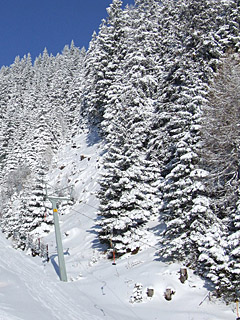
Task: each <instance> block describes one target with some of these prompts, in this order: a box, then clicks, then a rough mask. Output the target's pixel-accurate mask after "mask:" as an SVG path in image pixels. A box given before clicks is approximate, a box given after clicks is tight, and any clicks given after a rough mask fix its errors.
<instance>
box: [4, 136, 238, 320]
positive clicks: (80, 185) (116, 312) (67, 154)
mask: <svg viewBox="0 0 240 320" xmlns="http://www.w3.org/2000/svg"><path fill="white" fill-rule="evenodd" d="M101 153H102V148H101V143H100V142H99V141H98V140H97V136H93V135H91V136H90V137H89V136H87V134H84V133H83V134H81V135H79V136H78V137H76V138H75V139H74V141H72V142H71V143H69V144H68V145H66V146H63V148H62V149H61V150H59V153H58V154H57V155H56V157H55V161H54V168H53V170H51V172H50V174H49V176H48V182H49V184H50V185H52V186H55V187H58V188H63V187H65V186H66V185H72V186H73V187H74V190H73V195H74V198H75V203H74V204H73V206H72V207H65V209H64V206H63V207H62V209H61V207H60V209H59V212H60V226H61V232H62V237H63V247H64V253H65V261H66V269H67V275H68V282H67V283H65V282H61V281H59V276H58V260H57V255H56V245H55V237H54V230H53V228H52V231H51V232H50V233H49V234H48V235H47V236H45V237H44V238H43V240H42V241H43V242H44V243H45V244H48V246H49V256H50V261H49V262H46V261H44V259H41V258H39V257H35V258H32V257H31V256H30V255H26V253H24V252H21V251H16V250H14V249H12V248H11V244H10V243H9V241H7V240H6V239H5V238H4V236H3V235H2V234H0V255H1V258H0V320H33V319H34V320H50V319H51V320H54V319H56V320H57V319H58V320H65V319H66V320H81V319H84V320H88V319H92V320H96V319H113V320H122V319H129V320H135V319H139V320H140V319H142V320H155V319H159V320H160V319H161V320H215V319H216V320H225V319H226V320H227V319H235V314H236V312H235V310H234V306H225V305H224V304H221V303H220V302H219V301H216V300H214V299H213V300H211V301H210V300H209V298H206V297H207V296H208V290H207V288H206V283H204V282H203V281H202V280H201V279H199V278H198V277H196V276H195V275H194V274H193V272H192V271H191V270H188V273H189V277H188V280H187V281H186V282H185V283H184V284H182V283H181V282H180V281H179V270H180V267H181V266H180V265H178V264H171V265H168V264H164V263H162V262H160V261H159V257H158V256H157V255H156V252H157V249H156V247H157V229H158V224H157V221H156V222H152V225H149V227H150V238H149V243H146V244H143V250H142V251H140V252H139V253H138V254H137V255H128V256H124V257H122V258H120V259H119V260H117V261H116V265H113V264H112V261H111V260H109V259H107V257H106V254H105V253H104V248H103V247H102V246H101V245H100V244H99V242H98V239H97V230H96V226H95V225H96V219H97V215H96V213H97V206H98V200H97V198H96V196H95V192H96V191H97V188H98V184H97V178H98V176H99V172H100V170H101V156H102V154H101ZM49 214H51V212H49ZM47 219H51V215H50V216H49V217H47ZM38 232H39V236H40V237H43V232H42V230H41V229H39V230H38ZM136 284H138V287H139V288H141V287H142V289H141V290H140V292H139V295H138V297H139V299H140V300H141V302H134V301H135V300H136V298H134V297H136V292H135V294H134V290H135V289H134V288H135V285H136ZM148 288H153V289H154V295H153V297H152V298H150V297H148V296H147V293H146V292H147V289H148ZM166 288H171V289H172V290H173V291H174V292H175V294H174V295H173V296H172V300H171V301H167V300H166V299H165V298H164V292H165V290H166Z"/></svg>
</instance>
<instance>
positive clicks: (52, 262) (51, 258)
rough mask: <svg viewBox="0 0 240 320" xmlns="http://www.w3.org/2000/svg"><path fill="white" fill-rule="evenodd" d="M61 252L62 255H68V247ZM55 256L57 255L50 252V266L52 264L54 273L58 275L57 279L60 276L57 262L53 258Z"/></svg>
mask: <svg viewBox="0 0 240 320" xmlns="http://www.w3.org/2000/svg"><path fill="white" fill-rule="evenodd" d="M63 254H64V256H68V255H69V249H67V250H65V252H64V253H63ZM56 257H58V255H57V254H52V255H51V256H50V258H49V260H50V261H51V264H52V266H53V268H54V270H55V272H56V274H57V275H58V277H59V279H61V278H60V269H59V265H58V263H57V262H56V260H55V259H56Z"/></svg>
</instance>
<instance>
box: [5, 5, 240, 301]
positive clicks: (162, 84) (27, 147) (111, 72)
mask: <svg viewBox="0 0 240 320" xmlns="http://www.w3.org/2000/svg"><path fill="white" fill-rule="evenodd" d="M107 13H108V17H107V19H106V20H102V23H101V25H100V27H99V31H98V33H94V34H93V36H92V39H91V41H90V44H89V48H88V50H85V49H84V48H83V49H79V48H77V47H76V46H75V45H74V43H73V42H72V43H71V45H70V46H68V45H66V46H65V47H64V48H63V51H62V52H61V53H59V54H57V55H56V56H53V55H51V54H49V53H48V51H47V49H45V50H44V52H43V53H42V54H40V55H39V57H38V58H36V59H35V61H32V59H31V56H30V54H28V55H26V56H24V57H23V58H19V57H16V59H15V61H14V63H13V64H12V65H10V66H4V67H2V68H1V70H0V214H1V229H2V231H3V232H4V234H5V235H6V237H7V238H11V239H15V246H16V247H18V248H21V249H23V250H24V249H25V247H26V241H27V239H28V238H29V234H30V233H31V232H32V231H33V230H34V229H36V228H37V227H39V226H40V225H41V224H42V223H43V221H44V219H45V218H44V215H45V204H44V196H45V180H44V179H45V175H46V174H47V173H48V171H49V170H50V168H51V167H52V166H54V163H53V156H54V154H55V152H56V151H57V150H58V149H59V148H60V147H61V146H62V145H64V144H65V143H66V142H69V141H71V139H72V138H73V137H74V136H75V135H76V134H77V133H78V132H79V131H81V130H88V132H89V135H90V134H91V132H93V131H94V132H96V131H97V132H98V135H99V136H100V138H101V140H102V141H103V144H104V151H103V169H102V172H101V178H100V180H99V192H98V195H97V196H98V199H99V208H98V214H99V218H98V219H97V221H96V224H97V228H98V229H97V230H98V238H99V239H100V241H101V243H103V244H105V245H107V246H108V248H109V250H111V247H112V246H114V248H115V251H116V256H117V257H120V256H122V255H124V254H125V253H127V252H128V253H129V252H132V253H133V254H137V253H138V251H139V250H141V243H142V242H144V241H145V242H146V241H148V233H147V227H146V224H147V222H148V221H149V220H151V219H156V220H158V221H159V225H160V226H161V228H159V230H158V233H159V235H160V239H161V240H160V241H159V243H158V250H157V249H156V256H157V257H158V258H159V259H161V261H166V262H169V263H171V262H176V261H181V262H182V263H184V264H185V265H186V266H188V267H189V268H192V269H194V270H195V272H196V273H197V274H198V275H200V276H202V277H203V278H204V279H208V281H209V282H210V283H211V284H212V289H213V291H214V292H215V294H216V295H217V296H218V297H223V298H224V299H225V301H226V302H229V301H233V300H234V299H235V296H236V294H237V290H238V285H239V280H240V200H239V196H240V194H239V193H240V121H239V114H240V53H239V52H240V1H239V0H228V1H225V0H201V1H199V0H161V1H159V0H135V5H134V6H127V7H126V8H122V2H121V0H113V2H112V4H111V5H110V6H109V8H108V9H107ZM73 170H74V168H73ZM68 205H71V204H68ZM49 223H51V222H49Z"/></svg>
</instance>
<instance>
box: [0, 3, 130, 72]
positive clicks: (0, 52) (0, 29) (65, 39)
mask: <svg viewBox="0 0 240 320" xmlns="http://www.w3.org/2000/svg"><path fill="white" fill-rule="evenodd" d="M111 2H112V1H111V0H41V1H38V0H1V7H0V66H2V65H5V66H9V65H11V64H12V63H13V62H14V59H15V57H16V56H18V55H19V56H20V57H21V58H22V57H23V56H24V55H25V54H27V53H30V54H31V56H32V60H33V61H34V59H35V58H36V56H38V55H39V54H40V53H42V52H43V50H44V48H45V47H46V48H47V50H48V52H49V53H52V54H53V55H56V54H57V53H58V52H61V51H62V49H63V47H64V46H65V45H66V44H70V43H71V41H72V40H73V41H74V43H75V45H76V46H77V47H80V48H81V47H83V46H85V47H86V48H87V47H88V43H89V41H90V40H91V36H92V33H93V31H94V30H95V31H98V27H99V25H100V23H101V20H102V19H103V18H106V16H107V13H106V8H107V7H108V6H109V5H110V3H111ZM133 3H134V0H123V6H125V5H126V4H133Z"/></svg>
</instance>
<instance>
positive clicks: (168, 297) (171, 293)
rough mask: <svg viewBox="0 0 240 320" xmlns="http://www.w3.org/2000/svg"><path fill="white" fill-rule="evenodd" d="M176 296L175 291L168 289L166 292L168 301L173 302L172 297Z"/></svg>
mask: <svg viewBox="0 0 240 320" xmlns="http://www.w3.org/2000/svg"><path fill="white" fill-rule="evenodd" d="M173 294H175V291H173V290H172V289H171V288H167V289H166V291H165V292H164V297H165V299H166V300H168V301H170V300H172V295H173Z"/></svg>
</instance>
